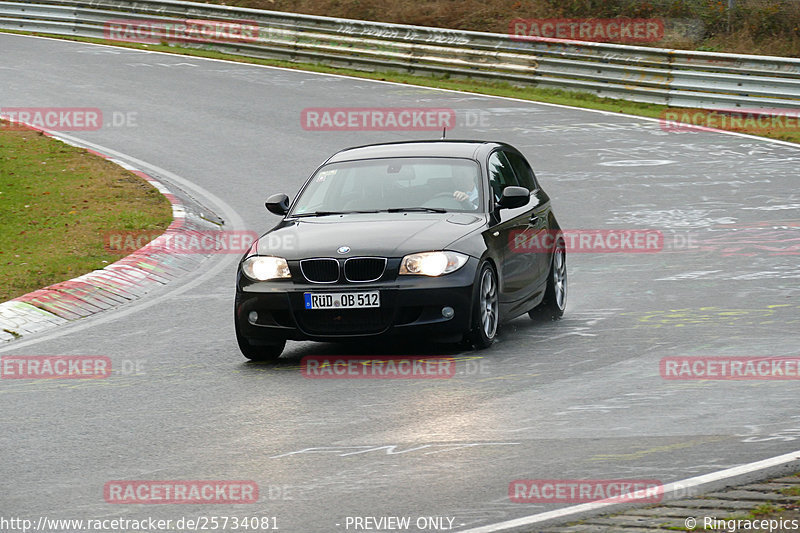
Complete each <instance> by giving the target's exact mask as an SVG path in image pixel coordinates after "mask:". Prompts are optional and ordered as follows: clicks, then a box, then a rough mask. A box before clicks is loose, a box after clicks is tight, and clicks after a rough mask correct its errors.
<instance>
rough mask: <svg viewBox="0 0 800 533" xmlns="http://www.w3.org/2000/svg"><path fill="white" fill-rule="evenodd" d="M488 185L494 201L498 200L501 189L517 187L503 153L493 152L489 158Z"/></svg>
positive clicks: (501, 193)
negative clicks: (510, 186)
mask: <svg viewBox="0 0 800 533" xmlns="http://www.w3.org/2000/svg"><path fill="white" fill-rule="evenodd" d="M489 185H491V187H492V193H493V194H494V199H495V201H499V200H500V197H501V196H502V195H503V189H505V188H506V187H508V186H509V185H519V183H518V182H517V178H516V176H515V175H514V170H513V169H512V168H511V163H509V162H508V159H507V158H506V156H505V155H503V152H494V153H492V155H490V156H489Z"/></svg>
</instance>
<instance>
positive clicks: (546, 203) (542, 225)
mask: <svg viewBox="0 0 800 533" xmlns="http://www.w3.org/2000/svg"><path fill="white" fill-rule="evenodd" d="M504 155H505V156H506V158H508V161H509V162H510V163H511V168H513V169H514V174H515V175H516V177H517V180H518V181H519V185H520V187H525V188H526V189H528V190H529V191H530V192H531V201H530V203H529V204H528V209H529V213H528V215H529V216H528V227H527V228H526V230H525V234H524V235H525V236H527V238H528V240H527V242H528V243H530V242H532V241H531V237H534V240H533V242H535V243H540V244H541V246H540V247H533V248H531V247H530V246H528V247H525V246H522V247H521V248H522V249H517V250H516V251H517V252H523V251H524V252H527V255H529V258H528V259H529V261H530V263H531V268H532V269H533V272H535V273H536V274H535V276H534V277H535V279H534V280H533V283H534V285H541V284H543V283H544V282H546V281H547V276H548V275H549V273H550V258H551V257H552V254H551V252H552V250H549V249H547V247H549V245H550V243H553V242H554V238H555V232H554V231H552V229H553V228H550V209H551V208H550V198H549V197H548V196H547V194H546V193H545V192H544V191H543V190H542V189H541V188H540V187H539V184H538V182H537V181H536V175H535V174H534V172H533V169H532V168H531V166H530V164H528V161H526V160H525V158H524V157H523V156H522V154H520V153H517V152H515V151H511V150H506V151H505V152H504ZM520 241H521V239H519V240H518V241H517V242H520ZM509 244H510V245H511V247H512V252H513V251H514V250H513V248H514V243H513V242H511V243H509ZM517 248H520V247H519V246H518V247H517ZM545 250H546V253H545Z"/></svg>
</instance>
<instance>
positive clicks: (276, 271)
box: [242, 255, 292, 281]
mask: <svg viewBox="0 0 800 533" xmlns="http://www.w3.org/2000/svg"><path fill="white" fill-rule="evenodd" d="M242 272H244V275H245V276H247V277H248V278H250V279H252V280H253V281H267V280H270V279H283V278H291V277H292V275H291V274H290V273H289V265H288V264H287V263H286V259H284V258H283V257H270V256H263V255H254V256H252V257H248V258H247V259H245V260H244V263H242Z"/></svg>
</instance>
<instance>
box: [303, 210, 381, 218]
mask: <svg viewBox="0 0 800 533" xmlns="http://www.w3.org/2000/svg"><path fill="white" fill-rule="evenodd" d="M378 212H379V211H377V210H372V211H314V212H311V213H298V214H296V215H292V216H293V217H298V218H300V217H327V216H330V215H350V214H352V213H378Z"/></svg>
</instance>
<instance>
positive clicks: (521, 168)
mask: <svg viewBox="0 0 800 533" xmlns="http://www.w3.org/2000/svg"><path fill="white" fill-rule="evenodd" d="M503 153H504V154H505V156H506V157H507V158H508V161H509V162H510V163H511V167H512V168H513V169H514V174H516V175H517V179H518V180H519V184H520V187H525V188H526V189H528V190H529V191H535V190H536V189H538V188H539V186H538V185H537V184H536V175H535V174H534V173H533V169H532V168H531V166H530V165H529V164H528V162H527V161H526V160H525V158H524V157H522V156H521V155H519V154H517V153H514V152H503Z"/></svg>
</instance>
